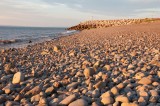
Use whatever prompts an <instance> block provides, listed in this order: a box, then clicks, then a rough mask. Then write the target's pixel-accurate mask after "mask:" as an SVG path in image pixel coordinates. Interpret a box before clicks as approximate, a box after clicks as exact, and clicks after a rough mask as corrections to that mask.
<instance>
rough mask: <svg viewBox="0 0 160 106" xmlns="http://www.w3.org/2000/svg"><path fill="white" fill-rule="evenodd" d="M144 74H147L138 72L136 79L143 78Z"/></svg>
mask: <svg viewBox="0 0 160 106" xmlns="http://www.w3.org/2000/svg"><path fill="white" fill-rule="evenodd" d="M144 76H145V74H144V73H142V72H138V73H137V74H136V75H135V79H142V78H143V77H144Z"/></svg>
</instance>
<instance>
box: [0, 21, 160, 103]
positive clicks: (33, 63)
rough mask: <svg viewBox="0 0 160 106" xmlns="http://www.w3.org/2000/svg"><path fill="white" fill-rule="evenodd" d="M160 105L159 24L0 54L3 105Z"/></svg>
mask: <svg viewBox="0 0 160 106" xmlns="http://www.w3.org/2000/svg"><path fill="white" fill-rule="evenodd" d="M4 105H6V106H13V105H14V106H19V105H21V106H160V22H150V23H142V24H134V25H122V26H113V27H108V28H96V29H90V30H83V31H81V32H80V33H77V34H74V35H70V36H65V37H61V38H58V39H55V40H52V41H47V42H43V43H38V44H35V45H32V46H27V47H24V48H19V49H15V48H12V49H6V50H4V49H2V50H0V106H4Z"/></svg>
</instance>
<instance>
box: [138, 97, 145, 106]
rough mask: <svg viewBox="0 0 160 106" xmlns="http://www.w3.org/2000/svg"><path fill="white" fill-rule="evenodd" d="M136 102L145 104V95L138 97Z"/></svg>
mask: <svg viewBox="0 0 160 106" xmlns="http://www.w3.org/2000/svg"><path fill="white" fill-rule="evenodd" d="M138 102H139V103H143V104H146V100H145V97H139V99H138Z"/></svg>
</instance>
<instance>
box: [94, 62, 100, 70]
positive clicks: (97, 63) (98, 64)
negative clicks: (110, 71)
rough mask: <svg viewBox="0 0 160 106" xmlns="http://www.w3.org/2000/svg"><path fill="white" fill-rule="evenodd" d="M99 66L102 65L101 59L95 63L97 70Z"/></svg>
mask: <svg viewBox="0 0 160 106" xmlns="http://www.w3.org/2000/svg"><path fill="white" fill-rule="evenodd" d="M99 66H100V61H97V62H96V63H95V64H94V65H93V68H94V70H95V71H96V70H97V69H98V67H99Z"/></svg>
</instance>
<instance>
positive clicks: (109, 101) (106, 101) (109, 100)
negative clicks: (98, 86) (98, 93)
mask: <svg viewBox="0 0 160 106" xmlns="http://www.w3.org/2000/svg"><path fill="white" fill-rule="evenodd" d="M101 102H102V103H103V105H109V104H113V103H114V99H113V98H112V97H105V98H102V100H101Z"/></svg>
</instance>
